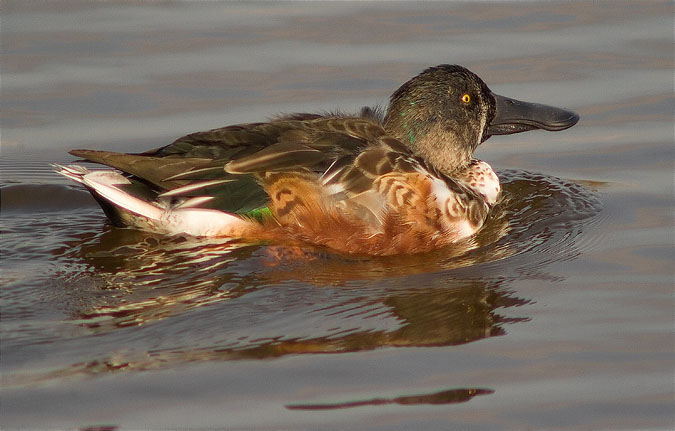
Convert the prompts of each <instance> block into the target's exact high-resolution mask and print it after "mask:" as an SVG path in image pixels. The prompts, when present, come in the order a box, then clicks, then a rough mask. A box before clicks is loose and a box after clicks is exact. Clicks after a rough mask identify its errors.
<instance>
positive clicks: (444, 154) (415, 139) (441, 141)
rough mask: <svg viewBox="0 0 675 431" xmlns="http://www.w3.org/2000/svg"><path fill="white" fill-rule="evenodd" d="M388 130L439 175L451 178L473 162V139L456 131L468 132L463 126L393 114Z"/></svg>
mask: <svg viewBox="0 0 675 431" xmlns="http://www.w3.org/2000/svg"><path fill="white" fill-rule="evenodd" d="M384 128H385V130H386V131H387V132H388V133H389V134H390V135H392V136H394V137H395V138H397V139H398V140H400V141H401V142H402V143H403V144H405V145H406V146H407V147H408V148H410V150H411V152H412V153H413V154H415V155H416V156H419V157H422V158H423V159H424V160H426V161H427V162H429V163H430V164H432V165H433V166H434V167H435V168H436V169H438V170H439V171H440V172H443V173H444V174H446V175H452V174H453V173H455V172H458V171H461V170H463V169H465V168H466V167H467V166H468V165H469V164H470V163H471V160H472V158H473V148H471V146H469V145H466V144H465V142H470V139H475V137H473V136H463V134H461V133H460V134H458V133H457V132H456V131H457V130H460V131H466V132H467V135H468V134H469V133H468V129H466V128H464V127H461V125H460V124H452V123H448V120H447V119H445V120H444V122H441V121H437V119H436V118H435V117H433V116H432V117H430V118H429V117H428V118H425V119H421V118H416V117H415V115H414V113H412V114H409V115H405V114H403V115H401V114H398V115H397V114H395V113H392V112H391V111H390V112H389V113H388V114H387V116H386V117H385V121H384Z"/></svg>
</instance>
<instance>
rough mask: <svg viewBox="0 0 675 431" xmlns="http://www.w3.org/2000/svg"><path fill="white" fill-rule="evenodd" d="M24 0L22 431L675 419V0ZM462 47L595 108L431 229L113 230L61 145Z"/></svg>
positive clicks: (12, 310)
mask: <svg viewBox="0 0 675 431" xmlns="http://www.w3.org/2000/svg"><path fill="white" fill-rule="evenodd" d="M3 6H5V5H3ZM4 9H5V10H4V11H3V27H2V38H3V76H2V80H3V96H2V100H1V102H0V103H1V104H2V112H3V116H2V155H1V158H0V169H1V170H0V172H1V177H0V179H1V181H0V185H1V186H2V187H1V188H0V192H1V193H2V194H1V196H2V201H1V202H2V207H1V211H0V229H1V235H0V250H1V253H2V262H1V265H2V266H1V272H0V285H1V290H0V306H1V307H2V313H1V315H0V319H1V323H2V325H1V326H0V337H1V341H2V342H1V343H0V366H1V370H2V395H1V397H2V399H1V409H2V415H1V417H0V425H1V426H2V428H3V429H13V428H76V429H77V428H85V427H88V426H96V425H98V426H101V425H106V426H110V427H112V428H119V429H139V428H142V429H146V428H148V429H162V428H172V427H173V428H176V427H181V428H185V427H187V428H205V427H207V428H208V427H210V428H213V427H229V428H232V429H343V428H354V429H458V428H461V429H636V428H638V429H670V428H672V427H673V425H675V417H674V416H673V413H672V399H673V395H674V394H675V391H674V387H673V378H672V376H673V371H674V367H675V364H674V361H673V353H675V352H674V351H673V350H674V344H673V341H674V339H673V325H674V323H675V322H674V320H673V311H674V310H673V290H672V286H673V281H674V280H675V273H674V272H673V269H672V262H673V258H674V257H675V256H674V254H673V245H674V244H675V230H674V229H673V196H674V185H673V160H675V158H674V156H675V145H674V144H673V108H674V103H673V51H672V47H673V36H672V24H673V18H672V17H673V5H672V3H670V2H664V3H659V2H640V3H632V2H618V3H610V2H607V3H569V2H546V3H509V2H503V3H479V4H463V3H447V4H435V3H428V4H427V3H424V4H419V3H383V4H379V3H377V4H374V3H349V4H347V3H320V4H315V3H282V4H279V5H277V4H266V3H254V4H247V3H243V4H242V3H183V4H181V3H178V4H166V3H158V4H155V3H149V4H138V5H135V4H128V3H120V4H117V3H111V2H106V3H89V4H81V3H73V4H71V3H66V2H59V3H18V2H17V3H8V4H7V6H6V7H4ZM446 62H449V63H461V64H463V65H465V66H467V67H469V68H470V69H472V70H474V71H475V72H477V73H478V74H479V75H481V76H482V77H483V78H484V79H485V80H486V82H488V84H489V85H490V86H491V88H492V89H493V90H495V92H497V93H499V94H503V95H507V96H511V97H515V98H521V99H524V100H531V101H539V102H542V103H548V104H551V105H559V106H565V107H568V108H571V109H574V110H576V111H578V112H579V113H580V114H581V121H580V123H579V124H578V125H577V126H575V127H574V128H572V129H570V130H568V131H565V132H561V133H555V134H550V133H543V132H542V133H538V132H532V133H526V134H519V135H512V136H505V137H493V138H492V139H490V140H489V141H487V142H486V143H485V144H483V146H482V147H481V148H480V149H479V152H478V156H479V157H480V158H482V159H484V160H486V161H488V162H489V163H491V164H492V166H493V167H495V168H496V170H497V172H498V174H499V176H500V178H501V180H502V182H503V186H504V199H503V200H502V201H501V202H500V204H499V205H497V207H496V208H495V209H494V211H493V212H492V214H491V215H490V218H489V219H488V222H487V224H486V226H485V227H484V229H483V230H482V231H480V232H479V233H478V234H477V235H476V236H475V237H473V238H472V239H470V240H468V241H466V242H464V243H462V244H459V245H457V246H453V247H447V248H445V249H441V250H437V251H435V252H432V253H425V254H420V255H414V256H397V257H388V258H366V257H345V256H340V255H336V254H332V253H330V252H327V251H325V250H319V249H313V248H310V247H307V248H297V247H296V248H289V247H283V246H280V245H274V244H245V243H240V242H236V241H208V242H207V241H201V240H196V239H185V238H167V237H162V236H156V235H152V234H148V233H144V232H138V231H134V230H130V229H118V228H113V227H110V226H108V225H107V224H106V222H105V218H104V216H103V214H102V212H101V211H100V209H99V208H98V206H97V205H96V204H95V202H94V201H93V199H91V197H90V196H89V195H88V194H87V193H86V192H84V191H82V190H80V189H79V188H78V187H76V186H74V185H71V184H68V183H67V181H66V180H65V179H63V178H60V177H59V176H57V175H56V174H54V173H52V172H51V170H50V168H49V165H48V163H50V162H58V163H67V162H70V161H72V158H70V157H69V156H68V155H67V153H66V151H67V149H69V148H76V147H88V148H101V149H110V150H119V151H140V150H145V149H149V148H152V147H156V146H160V145H163V144H166V143H168V142H170V141H171V140H172V139H173V138H175V137H177V136H181V135H183V134H186V133H189V132H193V131H197V130H205V129H209V128H213V127H217V126H222V125H225V124H231V123H236V122H242V121H256V120H261V119H263V118H265V116H270V115H273V114H275V113H277V112H280V111H286V112H287V111H294V110H298V111H307V110H316V109H335V108H341V109H345V110H350V109H356V108H357V107H359V106H361V105H365V104H369V105H372V104H373V103H383V102H385V101H386V99H387V97H388V95H389V94H390V93H391V92H392V91H393V90H394V89H395V88H397V86H398V85H399V84H400V83H402V82H404V81H405V80H406V79H408V78H409V77H411V76H412V75H414V74H415V73H417V72H419V71H420V70H421V69H423V68H424V67H426V66H429V65H433V64H438V63H446Z"/></svg>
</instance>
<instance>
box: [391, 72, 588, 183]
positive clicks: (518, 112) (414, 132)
mask: <svg viewBox="0 0 675 431" xmlns="http://www.w3.org/2000/svg"><path fill="white" fill-rule="evenodd" d="M577 121H579V116H578V115H577V114H575V113H574V112H571V111H567V110H565V109H560V108H554V107H552V106H546V105H540V104H535V103H528V102H521V101H519V100H515V99H509V98H507V97H503V96H499V95H496V94H494V93H492V91H490V89H489V88H488V86H487V85H485V83H484V82H483V80H482V79H480V78H479V77H478V76H477V75H476V74H474V73H473V72H471V71H469V70H468V69H466V68H464V67H461V66H451V65H447V64H444V65H440V66H436V67H430V68H428V69H426V70H425V71H424V72H422V73H420V74H419V75H417V76H416V77H414V78H412V79H411V80H410V81H408V82H406V83H405V84H403V85H402V86H401V87H400V88H399V89H398V90H396V92H394V94H393V95H392V96H391V100H390V103H389V107H388V109H387V115H386V117H385V129H386V130H387V132H388V133H390V134H392V135H393V136H395V137H396V138H398V139H399V140H401V142H403V143H404V144H406V145H407V146H408V147H409V148H410V149H411V150H412V151H413V153H415V154H417V155H418V156H421V157H423V158H424V159H426V160H427V161H429V162H430V163H432V164H433V165H434V166H435V167H436V168H437V169H439V170H440V171H441V172H444V173H447V174H449V173H452V172H453V171H456V170H458V169H461V168H463V167H464V166H466V165H467V164H468V163H469V162H470V161H471V159H472V158H473V153H474V151H475V150H476V147H478V145H480V144H481V143H482V142H483V141H485V140H486V139H487V138H489V137H490V136H492V135H506V134H511V133H518V132H524V131H527V130H534V129H544V130H551V131H558V130H564V129H567V128H569V127H572V126H573V125H575V124H576V123H577Z"/></svg>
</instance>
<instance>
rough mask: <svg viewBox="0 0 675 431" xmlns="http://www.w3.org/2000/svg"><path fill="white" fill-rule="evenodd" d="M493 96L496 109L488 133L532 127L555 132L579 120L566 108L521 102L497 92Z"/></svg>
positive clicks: (513, 131)
mask: <svg viewBox="0 0 675 431" xmlns="http://www.w3.org/2000/svg"><path fill="white" fill-rule="evenodd" d="M493 96H494V98H495V102H496V105H497V110H496V112H495V117H494V118H493V119H492V122H490V125H489V126H488V130H487V132H488V134H490V135H510V134H511V133H518V132H525V131H527V130H534V129H544V130H550V131H553V132H557V131H559V130H565V129H567V128H570V127H572V126H574V125H575V124H577V121H579V115H577V114H576V113H574V112H572V111H568V110H566V109H560V108H555V107H553V106H547V105H540V104H538V103H529V102H522V101H520V100H516V99H510V98H508V97H504V96H499V95H497V94H493Z"/></svg>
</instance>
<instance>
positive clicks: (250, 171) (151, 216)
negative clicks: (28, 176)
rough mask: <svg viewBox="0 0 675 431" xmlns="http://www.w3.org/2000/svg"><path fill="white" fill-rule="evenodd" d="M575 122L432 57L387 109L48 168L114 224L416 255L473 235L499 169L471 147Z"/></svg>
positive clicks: (215, 134) (299, 119)
mask: <svg viewBox="0 0 675 431" xmlns="http://www.w3.org/2000/svg"><path fill="white" fill-rule="evenodd" d="M578 120H579V117H578V115H577V114H575V113H574V112H571V111H567V110H564V109H559V108H554V107H550V106H545V105H540V104H533V103H527V102H522V101H518V100H514V99H510V98H507V97H503V96H498V95H496V94H494V93H492V92H491V91H490V89H489V88H488V87H487V85H486V84H485V83H484V82H483V81H482V80H481V79H480V78H479V77H478V76H477V75H475V74H474V73H472V72H471V71H469V70H467V69H466V68H464V67H461V66H451V65H440V66H436V67H430V68H428V69H426V70H424V71H423V72H422V73H420V74H419V75H417V76H415V77H414V78H412V79H411V80H409V81H408V82H406V83H405V84H403V85H402V86H401V87H400V88H399V89H398V90H396V91H395V92H394V94H393V95H392V96H391V99H390V103H389V106H388V108H387V110H386V112H382V111H381V110H380V109H373V108H363V109H362V110H361V112H360V113H359V114H358V115H344V114H324V115H317V114H293V115H285V116H281V117H278V118H276V119H274V120H272V121H269V122H265V123H249V124H239V125H234V126H228V127H222V128H218V129H213V130H208V131H205V132H197V133H192V134H190V135H187V136H184V137H182V138H179V139H177V140H176V141H175V142H173V143H172V144H170V145H167V146H165V147H162V148H158V149H154V150H151V151H147V152H144V153H139V154H122V153H113V152H107V151H94V150H73V151H71V152H70V154H72V155H74V156H77V157H80V158H83V159H86V160H87V161H91V162H96V163H101V164H104V165H107V166H110V167H113V168H115V169H116V170H102V171H101V170H98V171H90V170H88V169H86V168H84V167H82V166H78V165H69V166H58V165H56V166H55V169H56V170H57V172H58V173H60V174H62V175H64V176H66V177H68V178H70V179H72V180H75V181H77V182H80V183H82V184H83V185H84V186H85V187H86V188H87V189H88V190H89V191H90V192H91V194H92V195H93V196H94V198H95V199H96V200H97V201H98V203H99V204H100V205H101V207H102V208H103V210H104V211H105V213H106V215H107V216H108V218H109V219H110V221H111V222H112V223H113V224H114V225H118V226H132V227H136V228H141V229H146V230H151V231H155V232H159V233H165V234H169V235H176V234H185V235H193V236H203V237H232V238H240V239H243V240H247V241H248V240H251V241H280V242H284V243H290V244H295V245H297V244H298V243H306V244H312V245H318V246H325V247H328V248H331V249H334V250H337V251H339V252H343V253H350V254H352V253H363V254H371V255H392V254H399V253H416V252H422V251H428V250H432V249H435V248H437V247H441V246H444V245H447V244H451V243H454V242H457V241H458V240H460V239H463V238H467V237H469V236H471V235H473V234H474V233H475V232H476V231H478V230H479V229H480V228H481V226H482V225H483V223H484V221H485V219H486V217H487V215H488V212H489V211H490V208H491V207H493V206H494V205H495V203H496V202H497V200H498V199H499V197H500V194H501V186H500V184H499V179H498V178H497V175H496V174H495V172H494V171H493V170H492V168H491V167H490V165H488V164H487V163H485V162H483V161H480V160H476V159H475V158H474V151H475V150H476V148H477V147H478V145H480V144H481V143H482V142H483V141H485V140H486V139H488V138H489V137H490V136H492V135H502V134H511V133H518V132H524V131H527V130H533V129H544V130H550V131H558V130H564V129H567V128H569V127H571V126H573V125H574V124H576V122H577V121H578ZM120 171H121V172H120Z"/></svg>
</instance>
